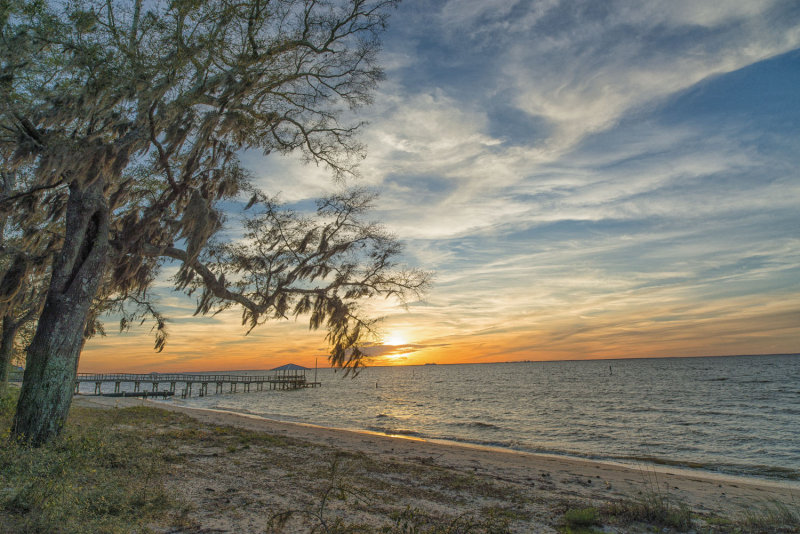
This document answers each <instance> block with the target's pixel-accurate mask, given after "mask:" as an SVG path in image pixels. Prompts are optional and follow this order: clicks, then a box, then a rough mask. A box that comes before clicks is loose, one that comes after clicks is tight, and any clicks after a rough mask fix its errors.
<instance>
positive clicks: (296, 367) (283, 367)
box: [270, 363, 311, 371]
mask: <svg viewBox="0 0 800 534" xmlns="http://www.w3.org/2000/svg"><path fill="white" fill-rule="evenodd" d="M310 370H311V369H309V368H308V367H303V366H302V365H296V364H294V363H287V364H286V365H281V366H280V367H276V368H275V369H270V371H310Z"/></svg>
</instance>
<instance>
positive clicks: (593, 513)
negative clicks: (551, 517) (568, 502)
mask: <svg viewBox="0 0 800 534" xmlns="http://www.w3.org/2000/svg"><path fill="white" fill-rule="evenodd" d="M601 524H602V522H601V521H600V512H599V511H598V510H597V508H593V507H589V508H572V509H569V510H567V511H566V512H564V524H563V528H562V529H561V532H564V533H565V534H592V533H595V532H602V531H601V530H598V529H597V528H595V527H598V526H600V525H601Z"/></svg>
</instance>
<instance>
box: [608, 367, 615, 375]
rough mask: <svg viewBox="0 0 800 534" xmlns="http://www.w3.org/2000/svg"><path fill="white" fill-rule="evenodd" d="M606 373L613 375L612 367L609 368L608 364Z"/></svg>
mask: <svg viewBox="0 0 800 534" xmlns="http://www.w3.org/2000/svg"><path fill="white" fill-rule="evenodd" d="M608 374H610V375H613V374H614V370H613V369H611V366H610V365H609V366H608Z"/></svg>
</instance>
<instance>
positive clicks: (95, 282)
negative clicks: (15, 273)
mask: <svg viewBox="0 0 800 534" xmlns="http://www.w3.org/2000/svg"><path fill="white" fill-rule="evenodd" d="M108 247H109V245H108V203H107V202H106V199H105V197H104V195H103V180H102V179H101V178H98V179H96V180H95V181H94V183H92V184H90V185H88V186H86V185H84V186H80V185H79V184H77V183H75V182H73V183H72V184H71V185H70V194H69V201H68V203H67V220H66V234H65V237H64V246H63V248H62V249H61V252H60V253H59V255H58V256H57V257H56V259H55V263H54V265H53V273H52V278H51V279H50V287H49V289H48V292H47V297H46V299H45V304H44V309H43V310H42V313H41V315H40V316H39V324H38V325H37V328H36V333H35V334H34V336H33V340H32V341H31V344H30V347H28V355H27V361H26V367H25V375H24V376H23V382H22V390H21V392H20V397H19V402H18V404H17V413H16V415H15V416H14V424H13V427H12V434H13V435H14V436H16V437H18V438H21V439H23V440H25V441H27V442H28V443H30V444H31V445H34V446H38V445H41V444H43V443H46V442H48V441H50V440H51V439H53V438H54V437H56V436H57V435H58V434H59V432H61V429H62V427H63V426H64V421H65V420H66V418H67V412H68V411H69V406H70V404H71V402H72V392H73V388H74V382H75V374H76V372H77V369H78V358H79V357H80V352H81V348H82V347H83V338H84V330H85V327H86V319H87V317H88V314H89V307H90V306H91V304H92V300H93V299H94V297H95V295H96V294H97V290H98V288H99V286H100V280H101V279H102V277H103V271H104V269H105V265H106V258H107V256H108Z"/></svg>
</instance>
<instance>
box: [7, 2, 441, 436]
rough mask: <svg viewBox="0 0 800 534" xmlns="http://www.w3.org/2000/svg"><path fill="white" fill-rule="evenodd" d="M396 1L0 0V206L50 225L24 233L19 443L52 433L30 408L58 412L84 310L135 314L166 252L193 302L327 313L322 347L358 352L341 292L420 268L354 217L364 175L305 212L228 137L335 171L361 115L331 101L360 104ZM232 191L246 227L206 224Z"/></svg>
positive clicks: (397, 291)
mask: <svg viewBox="0 0 800 534" xmlns="http://www.w3.org/2000/svg"><path fill="white" fill-rule="evenodd" d="M394 4H395V1H394V0H371V1H368V0H322V1H315V0H248V1H234V0H209V1H194V0H173V1H169V2H143V1H142V0H127V1H126V0H71V1H69V2H63V3H55V2H52V3H50V2H46V1H42V0H34V1H25V0H8V1H6V2H4V3H3V4H2V6H0V25H1V26H2V28H1V29H0V32H1V33H0V106H2V107H1V108H0V164H1V165H2V171H3V172H4V173H6V174H8V175H11V176H25V177H26V180H25V187H17V188H14V189H13V190H12V189H10V188H5V187H4V189H3V191H2V195H0V210H2V213H3V214H4V215H13V217H14V219H15V221H16V222H17V224H18V227H19V228H20V231H21V232H22V233H23V234H24V233H25V229H26V228H31V227H33V226H34V225H35V224H41V223H40V222H39V223H37V222H36V221H37V220H39V219H41V216H42V214H43V213H45V214H47V217H46V222H47V224H50V225H54V226H51V227H48V230H51V229H52V228H55V227H58V228H60V230H57V231H48V232H45V233H39V234H37V235H38V237H39V238H41V237H42V236H51V238H50V240H49V241H47V246H46V249H47V251H48V257H49V258H50V272H51V279H50V282H49V286H48V287H47V290H46V298H45V302H44V306H43V311H42V314H41V315H40V317H39V323H38V327H37V331H36V334H35V335H34V338H33V341H32V342H31V346H30V348H29V351H28V368H27V369H26V374H25V383H26V385H25V386H24V387H23V392H22V395H21V398H20V408H19V409H18V412H17V418H16V419H15V425H16V432H17V434H23V433H24V434H26V435H30V436H31V439H32V441H34V442H36V441H41V440H43V439H49V436H51V435H53V434H54V433H57V432H58V430H59V429H60V424H61V423H54V424H49V423H48V424H46V425H44V426H42V425H41V424H39V423H38V422H37V423H36V424H34V423H33V422H32V421H33V419H34V418H35V417H37V416H41V415H42V414H43V413H44V411H46V410H50V411H51V412H52V411H55V412H58V414H56V415H55V416H53V417H50V416H49V415H48V417H45V419H48V420H49V421H51V422H52V421H54V420H57V419H59V418H61V419H60V420H61V421H62V422H63V415H65V411H64V408H63V405H64V404H65V403H66V406H67V407H68V404H69V398H71V393H68V391H71V379H70V374H72V375H73V376H74V372H75V369H76V368H77V358H78V355H79V353H80V350H81V348H82V346H83V342H84V340H85V336H86V335H87V334H90V333H91V332H92V331H93V325H94V324H95V319H96V317H97V315H98V314H99V313H100V312H102V311H103V310H107V309H109V308H110V307H111V308H113V307H114V306H122V305H124V304H126V303H128V304H130V303H133V304H134V306H135V307H136V306H138V308H137V309H138V310H139V312H145V313H146V312H148V311H153V308H152V306H151V304H150V302H149V295H148V289H149V288H150V287H151V285H152V283H153V281H154V280H155V278H156V276H157V275H158V273H159V269H160V267H161V266H162V265H163V264H164V262H165V261H178V262H179V263H180V265H181V267H180V271H179V274H178V276H177V277H176V280H175V282H176V285H177V287H178V288H180V289H185V290H187V291H190V292H194V291H197V292H198V295H199V304H198V308H197V312H198V313H207V312H210V311H218V310H220V309H223V308H226V307H228V306H231V305H234V304H235V305H239V306H241V307H242V308H243V310H244V311H243V321H244V322H245V323H246V324H247V325H248V326H249V327H250V328H252V327H254V326H256V325H257V324H259V323H261V322H263V321H264V320H266V319H274V318H284V317H288V316H290V315H294V316H297V315H304V314H308V315H309V318H310V326H311V327H312V328H317V327H321V326H324V327H326V328H327V329H328V340H329V342H330V344H331V349H332V352H331V361H332V363H334V364H337V365H342V366H346V367H357V365H358V364H359V362H360V361H361V357H362V356H363V353H362V352H361V350H360V348H359V347H360V345H361V344H362V343H363V341H364V339H365V337H364V336H365V335H366V334H367V333H368V332H369V330H370V328H371V324H372V323H371V320H370V319H366V318H364V317H362V316H361V314H360V313H359V312H358V306H357V301H358V300H359V299H361V298H364V297H370V296H375V295H396V296H399V297H401V298H404V297H406V296H407V295H411V294H415V293H417V292H419V291H421V290H423V289H424V288H425V287H426V285H427V283H428V276H427V274H426V273H423V272H421V271H415V270H411V271H407V270H402V269H398V268H397V266H396V265H395V263H394V259H393V258H394V257H395V256H396V255H397V254H398V253H399V252H400V247H399V244H398V242H397V241H396V240H395V239H394V238H393V237H392V236H390V235H388V234H386V232H385V231H383V230H382V229H380V228H379V227H378V226H376V225H374V224H371V223H369V222H368V221H366V220H364V219H363V214H364V211H365V209H366V208H367V207H368V206H369V203H370V197H369V195H367V194H365V193H364V192H363V191H346V190H345V191H344V192H343V193H342V194H340V195H337V196H334V197H331V198H329V199H326V200H323V201H321V203H320V205H319V210H318V213H317V216H316V219H314V220H312V219H309V218H308V217H303V216H300V215H299V214H296V213H293V212H290V211H286V210H281V209H279V208H278V206H277V205H276V203H275V202H274V201H273V200H271V199H270V197H268V196H267V195H266V194H265V193H262V192H260V191H258V190H257V189H256V188H255V187H254V185H253V184H252V180H251V179H250V176H249V175H248V173H247V171H246V170H245V169H243V168H242V166H241V164H240V162H239V159H238V153H239V152H240V151H241V150H242V149H259V150H261V151H262V152H263V153H264V154H269V153H271V152H279V153H284V154H286V153H292V152H297V153H300V154H302V155H303V157H304V158H305V159H306V160H307V161H309V162H312V163H316V164H321V165H325V166H326V167H328V168H329V169H330V170H331V172H332V174H333V175H334V177H338V178H342V177H344V176H346V175H347V174H351V173H353V172H354V165H355V163H356V162H357V161H358V159H359V158H360V157H361V156H362V155H363V147H362V146H361V145H360V143H359V142H358V138H357V135H356V134H357V132H358V130H359V128H360V126H361V124H360V123H359V122H354V121H349V120H348V121H343V119H342V117H351V116H352V113H351V111H352V110H355V109H357V108H358V107H359V106H361V105H364V104H366V103H369V101H370V98H371V92H372V90H373V89H374V88H375V86H376V83H377V82H378V81H379V80H380V79H381V77H382V72H381V70H380V68H379V67H378V65H377V63H376V57H377V52H378V50H379V40H378V37H379V34H380V32H381V31H382V30H383V28H384V27H385V24H386V19H387V16H388V13H389V11H390V8H391V7H392V6H393V5H394ZM242 195H245V196H247V197H251V204H257V205H260V206H261V208H260V211H258V212H257V213H256V215H254V216H253V217H252V218H251V219H249V221H248V222H247V224H246V227H245V228H246V235H245V236H243V238H244V240H243V241H241V242H238V241H237V242H236V243H225V242H224V241H221V240H219V239H216V240H215V239H214V236H219V235H220V234H219V232H220V229H221V228H222V227H223V224H224V220H225V216H224V214H223V213H222V211H221V210H220V208H219V203H220V202H221V201H223V200H226V199H240V198H242ZM256 209H259V208H256ZM24 248H25V247H23V249H24ZM30 250H32V249H30V247H28V250H27V251H24V252H23V254H21V255H19V256H18V258H19V259H18V260H14V261H19V262H22V263H24V262H25V261H27V259H26V258H28V257H29V256H30ZM14 261H11V262H10V263H9V265H11V266H12V268H8V269H6V271H5V275H4V279H5V278H6V277H8V276H10V274H9V273H12V274H13V265H15V263H14ZM9 280H11V279H9ZM153 312H154V311H153ZM137 313H138V312H137ZM153 314H154V316H155V317H156V320H157V322H158V323H159V324H162V325H163V321H162V319H161V318H160V316H159V315H158V313H157V312H154V313H153ZM59 335H60V336H61V337H58V336H59ZM54 336H55V337H54ZM163 341H164V337H163V335H162V336H160V337H159V338H158V340H157V347H160V346H163ZM56 353H58V354H59V355H58V356H56ZM64 354H67V355H69V356H64ZM27 384H33V385H31V386H30V389H29V390H27V389H26V387H28V386H27ZM35 384H40V385H41V386H42V387H39V388H38V389H37V388H36V387H35ZM44 385H46V387H44ZM45 390H47V391H45ZM50 405H52V406H56V405H57V406H58V408H52V406H51V407H50V408H48V407H47V406H50ZM25 406H27V407H25ZM31 406H34V407H35V408H30V407H31ZM26 410H27V412H26ZM62 412H63V413H62ZM48 413H49V412H48ZM40 427H41V428H40Z"/></svg>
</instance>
